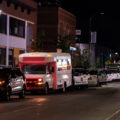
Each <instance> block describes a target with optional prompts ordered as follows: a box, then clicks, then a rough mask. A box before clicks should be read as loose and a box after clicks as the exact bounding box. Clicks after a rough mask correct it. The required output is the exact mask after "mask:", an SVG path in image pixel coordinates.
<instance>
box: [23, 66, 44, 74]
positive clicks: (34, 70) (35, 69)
mask: <svg viewBox="0 0 120 120" xmlns="http://www.w3.org/2000/svg"><path fill="white" fill-rule="evenodd" d="M22 70H23V72H24V73H25V74H46V66H45V65H24V66H23V68H22Z"/></svg>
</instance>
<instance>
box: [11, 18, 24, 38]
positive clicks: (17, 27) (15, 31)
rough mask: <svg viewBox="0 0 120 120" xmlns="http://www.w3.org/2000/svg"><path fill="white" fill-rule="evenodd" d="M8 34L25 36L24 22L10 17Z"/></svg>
mask: <svg viewBox="0 0 120 120" xmlns="http://www.w3.org/2000/svg"><path fill="white" fill-rule="evenodd" d="M10 35H14V36H18V37H23V38H24V37H25V22H24V21H21V20H17V19H15V18H12V17H11V18H10Z"/></svg>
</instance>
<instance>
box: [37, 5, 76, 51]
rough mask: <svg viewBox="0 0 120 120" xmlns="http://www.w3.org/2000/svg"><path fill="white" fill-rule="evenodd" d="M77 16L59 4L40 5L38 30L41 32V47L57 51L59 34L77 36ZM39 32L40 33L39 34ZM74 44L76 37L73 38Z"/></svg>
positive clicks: (44, 49) (45, 49)
mask: <svg viewBox="0 0 120 120" xmlns="http://www.w3.org/2000/svg"><path fill="white" fill-rule="evenodd" d="M75 29H76V17H75V16H74V15H73V14H71V13H70V12H68V11H66V10H64V9H62V8H60V7H58V6H45V7H39V10H38V31H39V32H40V33H42V34H41V37H40V38H41V46H40V47H41V49H42V50H43V51H46V52H56V51H57V50H58V47H57V43H58V37H59V36H62V37H64V36H69V35H71V36H75ZM39 32H38V34H39ZM71 41H72V43H73V44H74V41H75V40H74V38H73V39H72V40H71Z"/></svg>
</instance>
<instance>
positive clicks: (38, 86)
mask: <svg viewBox="0 0 120 120" xmlns="http://www.w3.org/2000/svg"><path fill="white" fill-rule="evenodd" d="M19 67H20V68H21V70H22V71H23V72H24V74H25V78H26V90H29V91H34V90H44V92H45V94H47V93H48V90H49V89H53V90H58V89H62V91H63V92H65V91H66V88H67V87H69V86H71V85H72V66H71V56H70V54H68V53H41V52H33V53H24V54H21V55H19Z"/></svg>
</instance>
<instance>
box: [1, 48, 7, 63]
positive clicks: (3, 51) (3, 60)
mask: <svg viewBox="0 0 120 120" xmlns="http://www.w3.org/2000/svg"><path fill="white" fill-rule="evenodd" d="M5 63H6V49H5V48H0V65H5Z"/></svg>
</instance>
